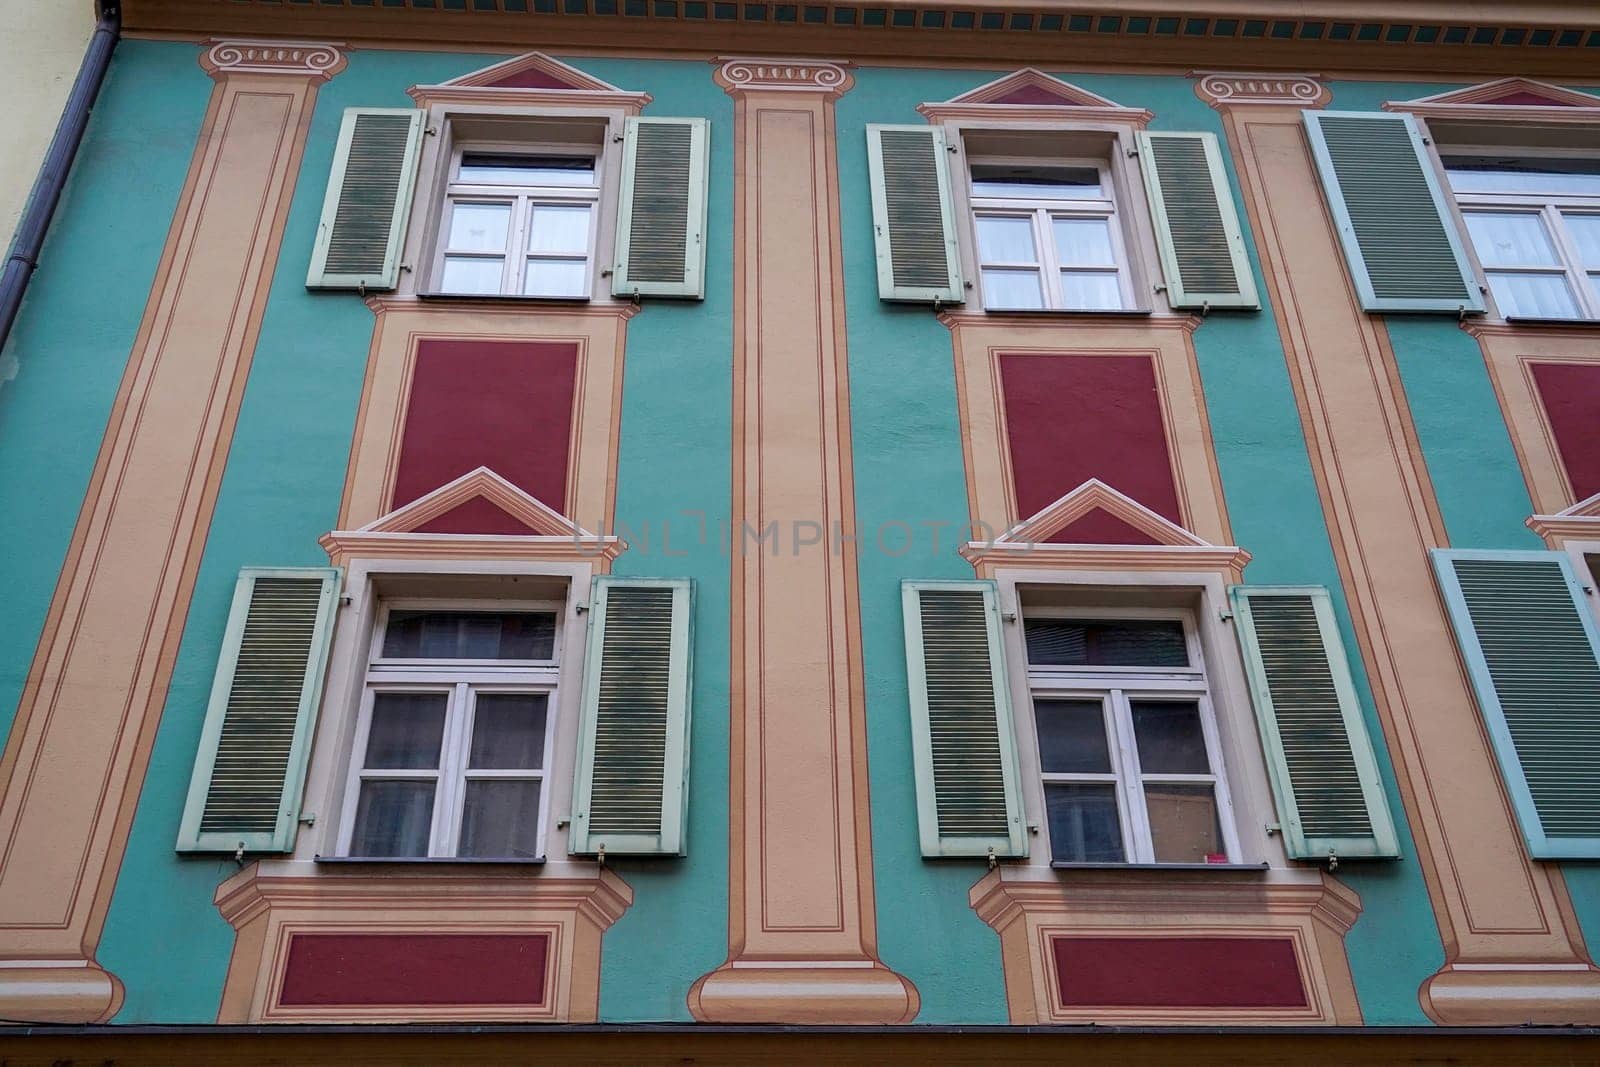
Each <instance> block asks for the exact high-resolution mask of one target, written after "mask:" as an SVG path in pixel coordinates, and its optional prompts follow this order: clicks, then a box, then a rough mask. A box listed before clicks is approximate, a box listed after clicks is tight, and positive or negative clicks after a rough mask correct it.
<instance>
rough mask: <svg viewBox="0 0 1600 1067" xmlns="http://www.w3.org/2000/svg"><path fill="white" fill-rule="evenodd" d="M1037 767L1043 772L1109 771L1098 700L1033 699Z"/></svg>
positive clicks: (1108, 759)
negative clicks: (1037, 756)
mask: <svg viewBox="0 0 1600 1067" xmlns="http://www.w3.org/2000/svg"><path fill="white" fill-rule="evenodd" d="M1033 715H1034V719H1035V721H1037V722H1038V724H1039V767H1040V769H1041V770H1043V771H1044V772H1045V773H1046V774H1109V773H1110V772H1111V749H1110V747H1109V745H1108V743H1107V741H1106V716H1105V710H1104V707H1103V706H1102V705H1101V703H1100V701H1098V700H1036V701H1034V702H1033Z"/></svg>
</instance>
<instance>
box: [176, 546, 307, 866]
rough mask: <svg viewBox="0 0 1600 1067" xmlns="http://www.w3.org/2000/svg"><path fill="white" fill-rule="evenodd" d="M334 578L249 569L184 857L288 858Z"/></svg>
mask: <svg viewBox="0 0 1600 1067" xmlns="http://www.w3.org/2000/svg"><path fill="white" fill-rule="evenodd" d="M338 591H339V572H338V571H337V570H334V569H331V568H246V569H245V570H244V571H242V572H240V575H239V580H238V582H237V584H236V585H235V587H234V598H233V607H232V610H231V612H230V614H229V618H228V628H227V630H226V631H225V635H224V638H223V644H222V651H221V654H220V656H219V658H218V664H217V673H216V677H215V679H214V681H213V684H212V691H211V701H210V704H209V706H208V707H207V710H206V720H205V725H204V727H203V729H202V731H201V739H200V748H199V752H198V754H197V755H196V758H195V766H194V774H193V776H192V777H191V779H190V784H189V795H188V801H187V803H186V804H185V807H184V813H183V824H182V827H181V829H180V831H179V835H178V849H179V850H180V851H184V852H234V851H236V850H238V849H241V848H242V849H244V850H245V851H246V852H287V851H289V850H290V849H292V848H293V847H294V837H295V830H296V824H297V822H298V819H299V809H300V787H301V784H302V782H303V781H304V777H305V765H306V759H307V757H308V756H309V754H310V745H311V729H312V726H313V724H314V723H315V721H316V708H317V702H318V699H319V698H320V695H321V690H322V676H323V670H324V667H325V664H326V660H327V648H328V643H329V641H330V640H331V639H332V634H333V616H334V612H335V611H336V609H337V606H338Z"/></svg>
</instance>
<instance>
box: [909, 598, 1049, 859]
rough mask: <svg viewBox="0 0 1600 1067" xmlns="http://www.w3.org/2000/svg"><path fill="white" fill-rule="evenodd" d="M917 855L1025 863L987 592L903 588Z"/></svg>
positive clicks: (995, 610)
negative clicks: (1015, 858) (991, 857)
mask: <svg viewBox="0 0 1600 1067" xmlns="http://www.w3.org/2000/svg"><path fill="white" fill-rule="evenodd" d="M901 597H902V601H903V605H904V609H905V623H906V668H907V675H908V677H909V680H910V694H911V745H912V756H913V759H914V762H915V766H916V777H917V823H918V826H919V828H920V831H921V838H922V854H923V855H924V856H929V857H940V856H986V855H988V854H989V853H990V852H991V851H993V853H994V855H996V856H1026V855H1027V854H1028V838H1027V833H1026V827H1025V826H1024V825H1023V810H1022V789H1021V782H1020V780H1019V777H1018V771H1017V746H1016V736H1015V734H1014V733H1013V732H1012V722H1011V697H1010V693H1009V689H1008V687H1007V682H1006V671H1005V652H1004V647H1003V642H1002V639H1001V634H1000V610H999V606H998V600H997V593H996V590H995V585H994V583H993V582H978V581H973V582H914V581H906V582H903V583H901Z"/></svg>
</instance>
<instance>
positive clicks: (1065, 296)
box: [1061, 270, 1122, 311]
mask: <svg viewBox="0 0 1600 1067" xmlns="http://www.w3.org/2000/svg"><path fill="white" fill-rule="evenodd" d="M1061 303H1062V306H1064V307H1069V308H1075V309H1077V310H1080V311H1115V310H1117V309H1118V308H1120V307H1122V287H1121V286H1120V285H1118V284H1117V272H1116V271H1114V270H1103V271H1102V270H1094V271H1090V270H1064V271H1062V272H1061Z"/></svg>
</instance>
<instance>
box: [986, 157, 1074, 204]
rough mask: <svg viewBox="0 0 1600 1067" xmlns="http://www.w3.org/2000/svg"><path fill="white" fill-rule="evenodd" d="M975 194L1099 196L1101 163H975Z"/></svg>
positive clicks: (1032, 197) (1061, 197)
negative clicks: (1030, 164) (1075, 164)
mask: <svg viewBox="0 0 1600 1067" xmlns="http://www.w3.org/2000/svg"><path fill="white" fill-rule="evenodd" d="M972 195H973V196H996V197H1010V198H1014V199H1027V200H1085V199H1088V200H1099V199H1102V198H1103V197H1104V196H1105V194H1104V193H1103V192H1102V191H1101V189H1100V168H1098V167H1038V166H1029V165H1025V164H1016V165H1011V164H1004V163H976V164H974V165H973V167H972Z"/></svg>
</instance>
